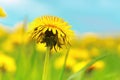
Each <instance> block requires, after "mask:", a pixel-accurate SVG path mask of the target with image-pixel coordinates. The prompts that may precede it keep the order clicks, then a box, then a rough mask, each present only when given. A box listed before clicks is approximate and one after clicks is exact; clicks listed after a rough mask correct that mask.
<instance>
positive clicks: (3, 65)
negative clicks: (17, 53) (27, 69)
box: [0, 52, 16, 72]
mask: <svg viewBox="0 0 120 80" xmlns="http://www.w3.org/2000/svg"><path fill="white" fill-rule="evenodd" d="M0 70H2V71H6V72H15V71H16V64H15V61H14V59H13V58H11V57H9V56H7V55H5V54H3V53H2V52H0Z"/></svg>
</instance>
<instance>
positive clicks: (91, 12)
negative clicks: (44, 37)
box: [0, 0, 120, 80]
mask: <svg viewBox="0 0 120 80" xmlns="http://www.w3.org/2000/svg"><path fill="white" fill-rule="evenodd" d="M119 3H120V1H119V0H97V1H95V0H74V1H72V0H58V1H55V0H48V1H45V0H41V1H39V0H9V1H8V0H0V7H2V8H3V9H4V10H5V12H6V13H7V16H6V17H5V18H0V80H41V79H42V72H43V64H44V56H45V53H46V47H45V45H44V44H35V43H34V42H31V41H29V39H28V36H27V34H26V33H27V28H28V25H29V23H30V22H31V21H32V20H34V18H36V17H39V16H42V15H54V16H59V17H62V18H63V19H64V20H65V21H67V22H68V23H69V24H70V25H72V30H74V32H75V37H74V39H73V40H72V42H71V48H70V51H69V55H68V59H67V63H66V66H65V71H64V73H63V80H67V79H68V78H69V77H70V76H71V75H72V74H74V73H76V72H78V71H80V70H81V69H82V68H83V67H84V66H85V65H87V64H88V63H89V62H90V61H92V60H94V59H95V58H97V57H99V56H102V55H107V56H106V57H104V58H103V59H101V60H99V61H97V62H96V63H94V64H93V65H91V66H89V67H88V68H87V69H86V71H85V73H84V75H83V79H82V80H120V62H119V61H120V32H119V31H120V23H119V21H120V15H119V14H120V11H119V9H120V5H119ZM66 52H67V49H66V48H63V49H61V50H59V51H58V52H56V51H54V50H52V54H51V56H50V58H51V60H50V71H51V73H50V76H49V79H50V80H59V77H60V75H61V72H62V67H63V65H64V59H65V55H66ZM79 77H81V74H79V75H78V76H77V77H75V79H73V80H77V79H79Z"/></svg>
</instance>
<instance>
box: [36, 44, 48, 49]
mask: <svg viewBox="0 0 120 80" xmlns="http://www.w3.org/2000/svg"><path fill="white" fill-rule="evenodd" d="M36 49H37V50H38V51H45V50H46V47H45V44H36Z"/></svg>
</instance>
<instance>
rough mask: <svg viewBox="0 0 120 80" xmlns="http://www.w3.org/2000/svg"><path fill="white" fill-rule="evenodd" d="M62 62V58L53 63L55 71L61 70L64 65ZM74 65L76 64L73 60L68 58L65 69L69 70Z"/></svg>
mask: <svg viewBox="0 0 120 80" xmlns="http://www.w3.org/2000/svg"><path fill="white" fill-rule="evenodd" d="M64 60H65V59H64V56H62V57H59V58H57V60H56V61H55V63H54V65H55V68H56V69H61V68H62V67H63V65H64ZM75 64H76V61H75V59H73V58H71V57H68V59H67V62H66V66H65V67H66V68H67V69H71V68H72V67H73V65H75Z"/></svg>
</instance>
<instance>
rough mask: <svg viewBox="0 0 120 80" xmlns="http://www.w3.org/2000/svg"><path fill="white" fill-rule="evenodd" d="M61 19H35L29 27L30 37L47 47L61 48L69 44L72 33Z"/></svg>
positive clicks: (49, 17)
mask: <svg viewBox="0 0 120 80" xmlns="http://www.w3.org/2000/svg"><path fill="white" fill-rule="evenodd" d="M70 28H71V26H70V25H69V24H68V23H67V22H65V21H64V20H63V19H61V18H59V17H55V16H42V17H39V18H36V19H35V20H34V21H33V22H32V23H31V24H30V26H29V32H30V33H31V34H30V37H31V38H32V39H34V40H35V41H37V42H38V43H45V44H46V46H47V47H50V49H52V48H53V47H54V48H56V47H58V48H61V47H62V45H66V44H69V43H70V40H71V38H72V37H71V36H72V35H73V31H72V30H70Z"/></svg>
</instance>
